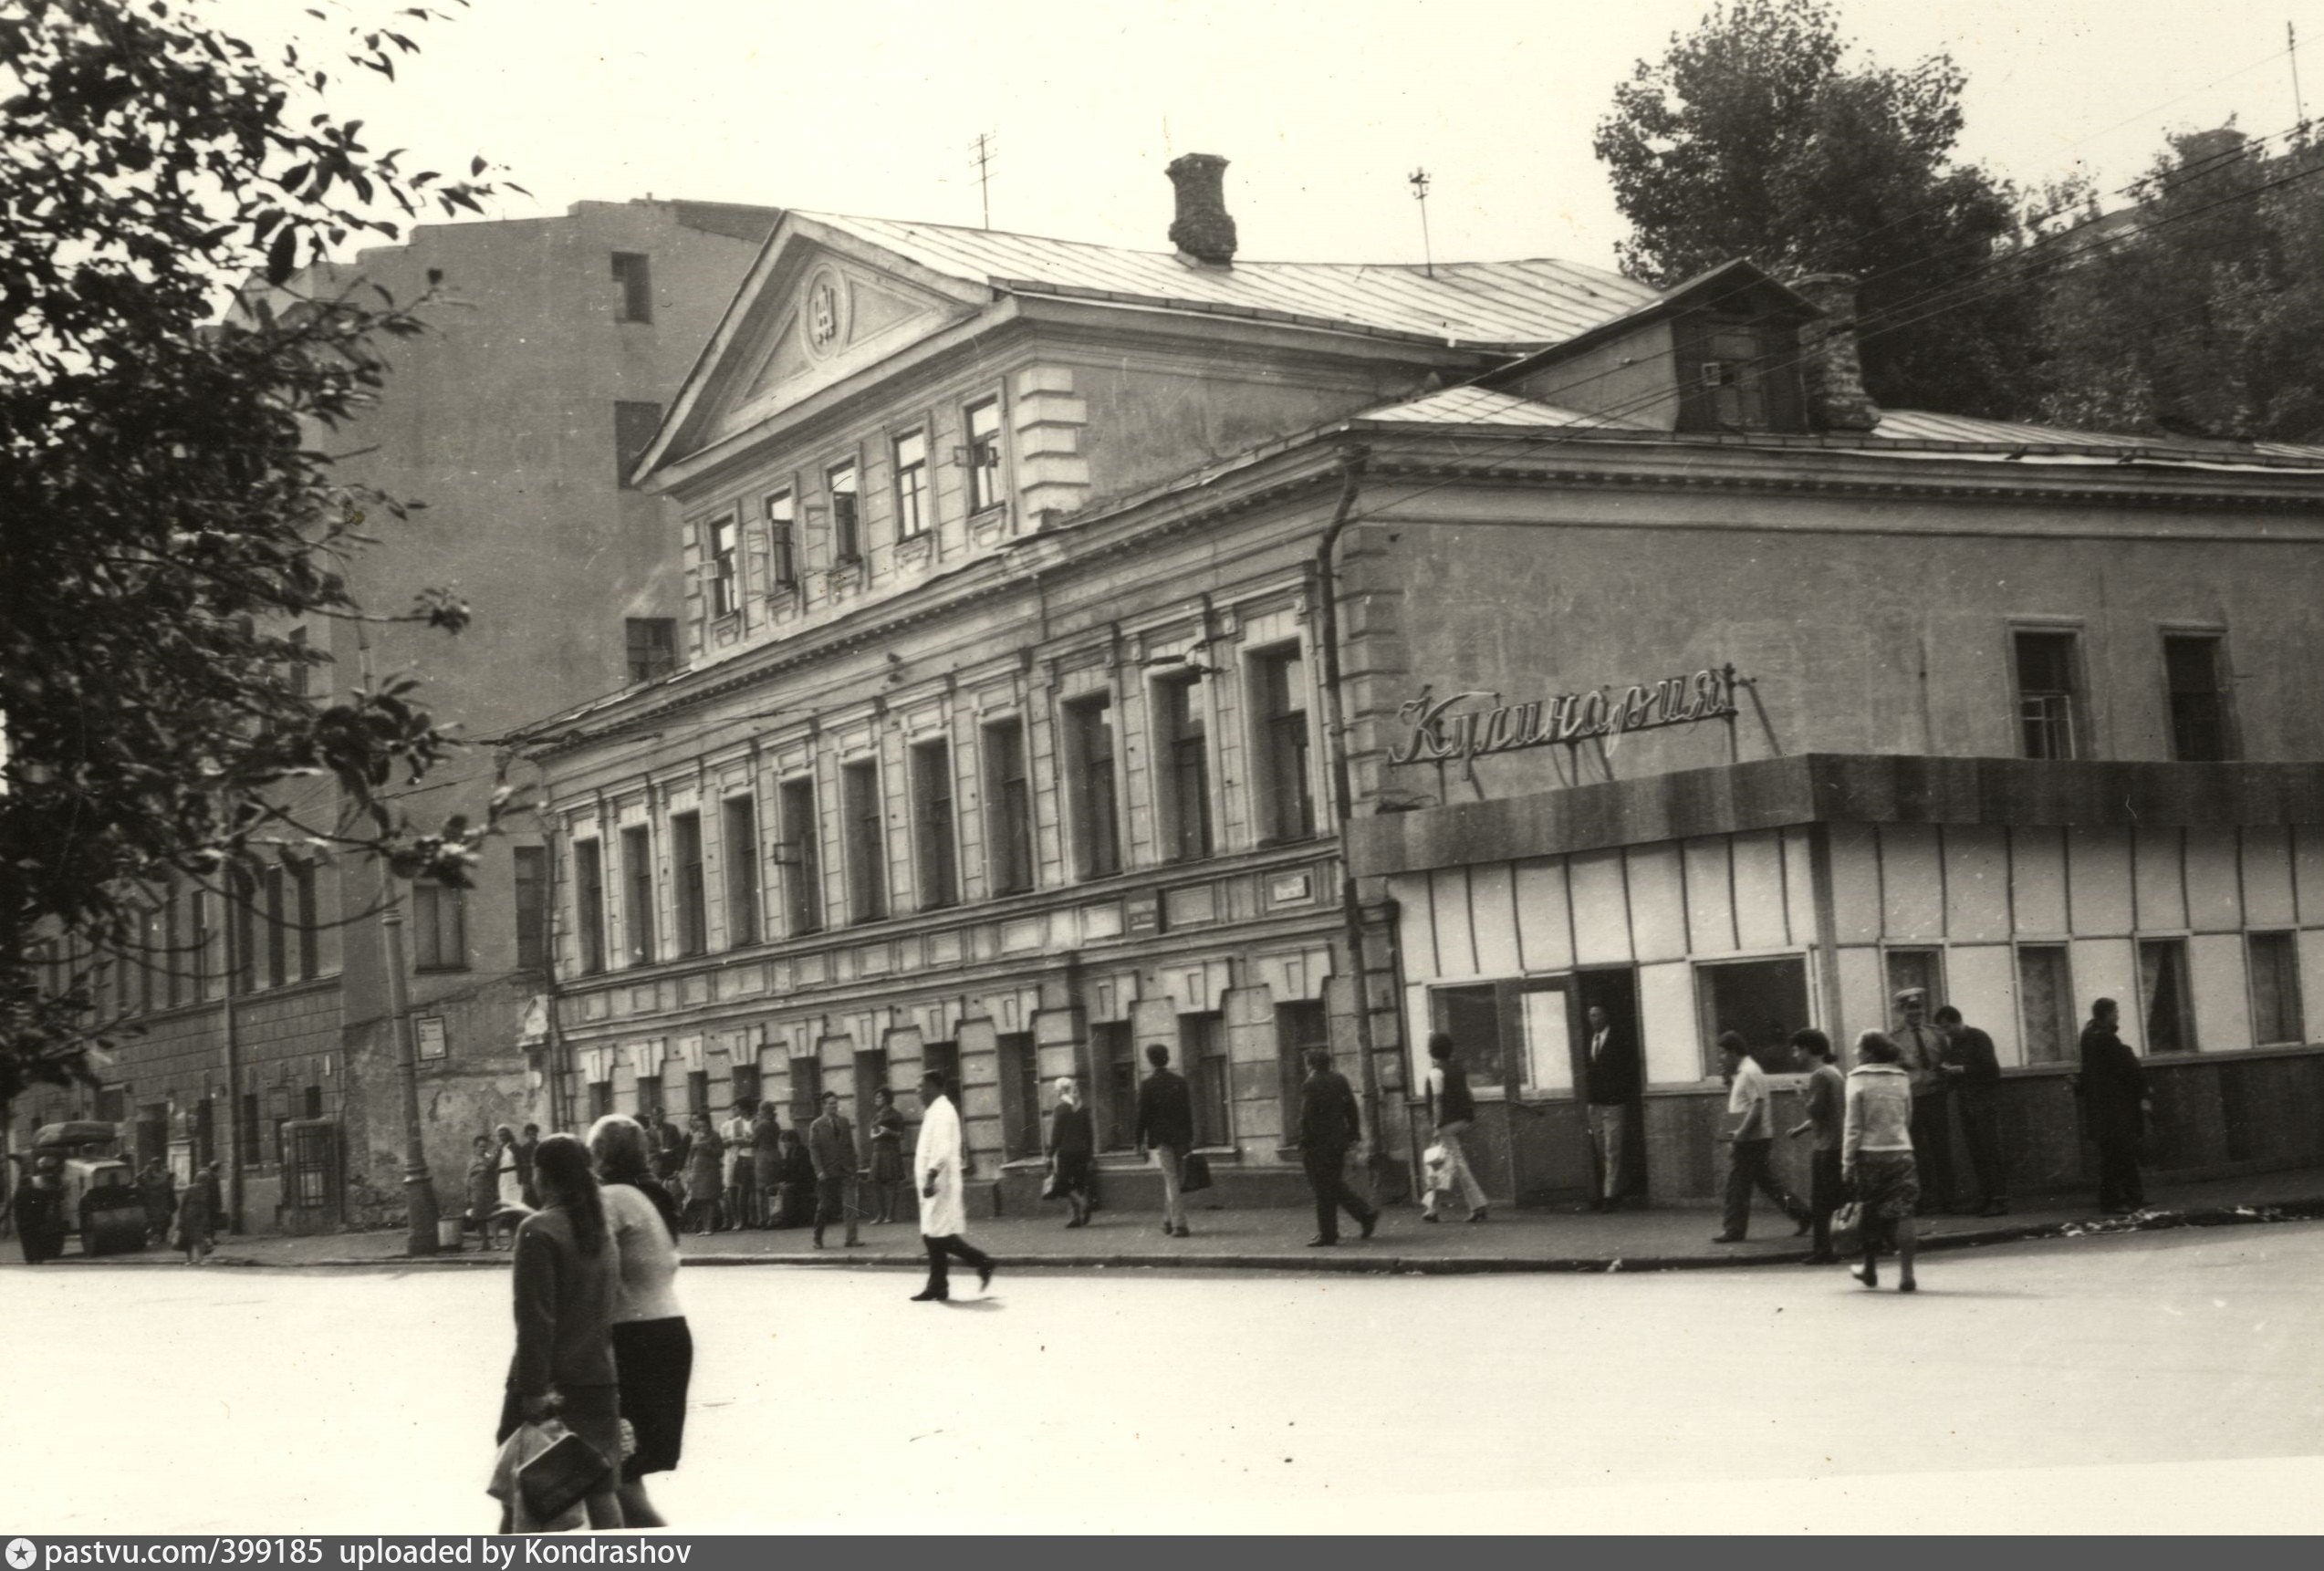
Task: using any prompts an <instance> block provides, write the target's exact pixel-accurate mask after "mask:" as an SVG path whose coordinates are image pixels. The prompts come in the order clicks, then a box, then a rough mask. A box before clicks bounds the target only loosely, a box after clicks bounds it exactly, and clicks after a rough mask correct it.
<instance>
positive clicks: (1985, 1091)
mask: <svg viewBox="0 0 2324 1571" xmlns="http://www.w3.org/2000/svg"><path fill="white" fill-rule="evenodd" d="M1933 1018H1934V1019H1935V1021H1936V1025H1937V1029H1938V1030H1940V1031H1942V1032H1944V1035H1945V1049H1944V1075H1945V1078H1946V1079H1947V1080H1949V1081H1950V1082H1952V1086H1953V1106H1954V1108H1955V1109H1956V1110H1957V1111H1958V1112H1959V1113H1960V1115H1961V1143H1962V1144H1963V1145H1964V1146H1965V1147H1966V1148H1968V1152H1969V1171H1970V1173H1971V1174H1972V1175H1973V1176H1974V1177H1975V1179H1976V1181H1977V1198H1976V1201H1975V1203H1974V1204H1973V1205H1971V1204H1963V1203H1961V1202H1960V1197H1959V1195H1958V1193H1957V1192H1956V1193H1955V1195H1954V1203H1955V1207H1956V1209H1959V1210H1963V1211H1969V1210H1974V1211H1975V1212H1976V1213H1977V1214H1978V1215H1979V1216H2006V1215H2008V1214H2009V1172H2008V1167H2007V1163H2006V1160H2005V1159H2004V1157H2003V1155H2002V1150H2001V1056H2000V1055H1999V1054H1997V1053H1996V1052H1995V1051H1994V1048H1993V1038H1992V1037H1990V1036H1988V1035H1985V1033H1984V1032H1982V1031H1980V1030H1978V1029H1977V1028H1976V1027H1975V1026H1974V1025H1967V1024H1966V1023H1964V1021H1963V1020H1962V1018H1961V1011H1959V1010H1958V1009H1955V1008H1954V1007H1953V1005H1951V1004H1946V1005H1945V1006H1944V1008H1942V1009H1940V1010H1938V1011H1937V1012H1936V1014H1935V1015H1934V1016H1933ZM1959 1176H1960V1175H1959V1174H1957V1173H1956V1174H1955V1175H1954V1177H1955V1178H1956V1179H1957V1178H1958V1177H1959Z"/></svg>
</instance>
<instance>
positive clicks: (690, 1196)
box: [686, 1113, 726, 1237]
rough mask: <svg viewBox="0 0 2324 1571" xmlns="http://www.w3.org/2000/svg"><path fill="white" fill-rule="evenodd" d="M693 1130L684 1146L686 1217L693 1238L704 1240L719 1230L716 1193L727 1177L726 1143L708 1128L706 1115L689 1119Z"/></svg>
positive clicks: (700, 1114) (690, 1130)
mask: <svg viewBox="0 0 2324 1571" xmlns="http://www.w3.org/2000/svg"><path fill="white" fill-rule="evenodd" d="M687 1122H688V1123H689V1124H690V1125H692V1126H693V1127H692V1128H691V1129H688V1130H687V1137H688V1139H687V1143H686V1216H687V1220H688V1221H689V1222H692V1223H693V1230H694V1233H695V1236H697V1237H707V1236H708V1235H709V1234H711V1233H714V1232H716V1231H717V1229H718V1191H719V1189H720V1188H721V1186H722V1185H723V1184H724V1181H725V1177H726V1160H725V1159H726V1142H725V1141H724V1140H722V1139H719V1138H718V1131H717V1130H716V1129H712V1128H711V1127H710V1115H709V1114H708V1113H694V1114H691V1115H689V1116H688V1118H687Z"/></svg>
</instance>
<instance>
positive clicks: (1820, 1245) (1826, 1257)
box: [1789, 1025, 1848, 1265]
mask: <svg viewBox="0 0 2324 1571" xmlns="http://www.w3.org/2000/svg"><path fill="white" fill-rule="evenodd" d="M1791 1046H1792V1050H1793V1051H1794V1052H1796V1053H1798V1055H1799V1061H1800V1063H1801V1064H1802V1065H1803V1066H1805V1067H1806V1068H1807V1070H1808V1079H1807V1082H1806V1084H1805V1085H1803V1086H1802V1087H1800V1095H1801V1098H1802V1099H1803V1100H1804V1101H1805V1102H1806V1103H1807V1108H1806V1112H1807V1117H1805V1118H1801V1119H1800V1120H1799V1122H1798V1123H1796V1124H1794V1125H1792V1126H1791V1129H1790V1131H1789V1132H1790V1137H1791V1138H1792V1139H1798V1138H1799V1137H1800V1136H1802V1135H1813V1136H1815V1141H1814V1143H1813V1145H1812V1146H1811V1147H1810V1149H1809V1151H1808V1215H1809V1216H1810V1217H1811V1218H1813V1219H1814V1225H1813V1233H1814V1236H1813V1237H1812V1238H1811V1239H1810V1241H1809V1245H1808V1258H1807V1260H1806V1261H1805V1262H1803V1264H1808V1265H1830V1264H1835V1263H1837V1262H1838V1260H1839V1256H1838V1255H1836V1254H1833V1253H1832V1212H1836V1211H1838V1210H1839V1206H1840V1202H1841V1201H1842V1200H1843V1199H1844V1198H1845V1195H1844V1194H1843V1192H1842V1186H1841V1183H1840V1178H1839V1170H1840V1160H1839V1142H1840V1135H1841V1124H1842V1122H1843V1120H1844V1118H1845V1114H1846V1108H1847V1100H1848V1080H1847V1077H1845V1076H1843V1075H1842V1074H1841V1073H1840V1072H1839V1066H1837V1065H1835V1064H1834V1063H1833V1062H1832V1039H1831V1038H1830V1037H1829V1036H1827V1035H1824V1034H1823V1033H1822V1032H1820V1031H1819V1030H1817V1029H1816V1028H1815V1027H1814V1026H1812V1025H1811V1026H1809V1027H1808V1029H1807V1030H1805V1031H1795V1032H1793V1033H1792V1034H1791Z"/></svg>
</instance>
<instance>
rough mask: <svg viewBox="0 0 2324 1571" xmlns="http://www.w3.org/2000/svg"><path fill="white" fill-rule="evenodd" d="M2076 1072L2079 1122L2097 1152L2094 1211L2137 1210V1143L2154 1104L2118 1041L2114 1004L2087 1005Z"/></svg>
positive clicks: (2140, 1202) (2141, 1072) (2135, 1061)
mask: <svg viewBox="0 0 2324 1571" xmlns="http://www.w3.org/2000/svg"><path fill="white" fill-rule="evenodd" d="M2081 1047H2082V1072H2081V1073H2080V1074H2079V1075H2078V1076H2076V1077H2075V1079H2074V1094H2075V1095H2076V1096H2077V1097H2079V1098H2081V1103H2082V1122H2083V1125H2084V1127H2085V1128H2087V1129H2089V1130H2090V1139H2091V1141H2092V1143H2094V1144H2095V1145H2096V1146H2097V1147H2098V1206H2099V1209H2100V1211H2103V1212H2106V1213H2107V1214H2108V1215H2109V1216H2119V1215H2121V1214H2123V1213H2125V1212H2133V1211H2137V1210H2140V1209H2141V1208H2142V1207H2143V1206H2144V1205H2145V1204H2146V1186H2145V1184H2144V1182H2143V1181H2142V1180H2141V1178H2140V1176H2139V1140H2140V1139H2141V1138H2142V1136H2144V1135H2145V1133H2146V1121H2147V1117H2148V1115H2149V1114H2151V1113H2152V1112H2153V1111H2154V1101H2153V1098H2152V1097H2150V1096H2149V1095H2148V1093H2147V1087H2146V1070H2145V1068H2144V1067H2143V1066H2142V1065H2141V1064H2140V1063H2139V1056H2138V1055H2137V1054H2136V1053H2133V1052H2131V1046H2130V1044H2129V1043H2127V1042H2125V1041H2123V1040H2122V1034H2121V1022H2120V1019H2119V1015H2118V1012H2117V1009H2116V1006H2115V1003H2114V1000H2112V999H2110V998H2100V999H2098V1000H2096V1001H2094V1002H2093V1003H2092V1004H2090V1024H2088V1025H2084V1026H2083V1027H2082V1043H2081Z"/></svg>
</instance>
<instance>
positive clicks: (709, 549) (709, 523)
mask: <svg viewBox="0 0 2324 1571" xmlns="http://www.w3.org/2000/svg"><path fill="white" fill-rule="evenodd" d="M702 527H703V536H702V539H703V546H702V556H703V589H704V598H706V599H707V600H708V601H709V604H708V606H707V608H706V609H708V611H709V613H710V619H711V620H712V621H714V622H718V621H724V620H725V619H727V618H729V617H732V616H734V615H735V613H737V612H739V611H740V610H741V609H743V521H742V509H740V508H739V507H728V508H724V509H722V510H721V511H719V512H716V513H714V514H712V515H710V516H709V517H707V518H705V519H703V525H702Z"/></svg>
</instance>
